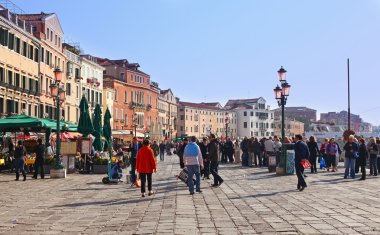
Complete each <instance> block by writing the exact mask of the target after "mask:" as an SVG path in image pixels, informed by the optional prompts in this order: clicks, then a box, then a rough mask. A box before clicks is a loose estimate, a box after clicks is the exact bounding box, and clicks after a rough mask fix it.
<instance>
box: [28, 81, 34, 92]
mask: <svg viewBox="0 0 380 235" xmlns="http://www.w3.org/2000/svg"><path fill="white" fill-rule="evenodd" d="M29 91H34V90H33V79H32V78H29Z"/></svg>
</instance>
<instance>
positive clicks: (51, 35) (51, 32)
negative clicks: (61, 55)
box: [50, 31, 53, 42]
mask: <svg viewBox="0 0 380 235" xmlns="http://www.w3.org/2000/svg"><path fill="white" fill-rule="evenodd" d="M50 41H51V42H52V41H53V31H50Z"/></svg>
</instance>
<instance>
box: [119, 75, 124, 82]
mask: <svg viewBox="0 0 380 235" xmlns="http://www.w3.org/2000/svg"><path fill="white" fill-rule="evenodd" d="M120 80H121V81H124V73H120Z"/></svg>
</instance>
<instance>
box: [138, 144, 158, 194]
mask: <svg viewBox="0 0 380 235" xmlns="http://www.w3.org/2000/svg"><path fill="white" fill-rule="evenodd" d="M136 169H137V172H138V173H139V176H140V179H141V197H145V185H146V181H147V180H148V191H149V193H148V196H151V195H152V194H153V192H152V174H153V172H154V173H156V172H157V165H156V161H155V160H154V153H153V149H152V148H151V147H150V142H149V140H148V139H144V141H143V146H142V147H141V149H140V150H139V151H138V153H137V159H136Z"/></svg>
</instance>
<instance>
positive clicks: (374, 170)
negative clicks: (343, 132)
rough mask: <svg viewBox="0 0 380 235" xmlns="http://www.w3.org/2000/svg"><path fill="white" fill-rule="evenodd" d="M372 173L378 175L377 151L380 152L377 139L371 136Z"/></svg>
mask: <svg viewBox="0 0 380 235" xmlns="http://www.w3.org/2000/svg"><path fill="white" fill-rule="evenodd" d="M368 152H369V169H370V175H373V176H377V173H378V169H377V153H378V152H379V150H378V147H377V144H376V140H375V139H374V138H371V139H370V140H369V146H368Z"/></svg>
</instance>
